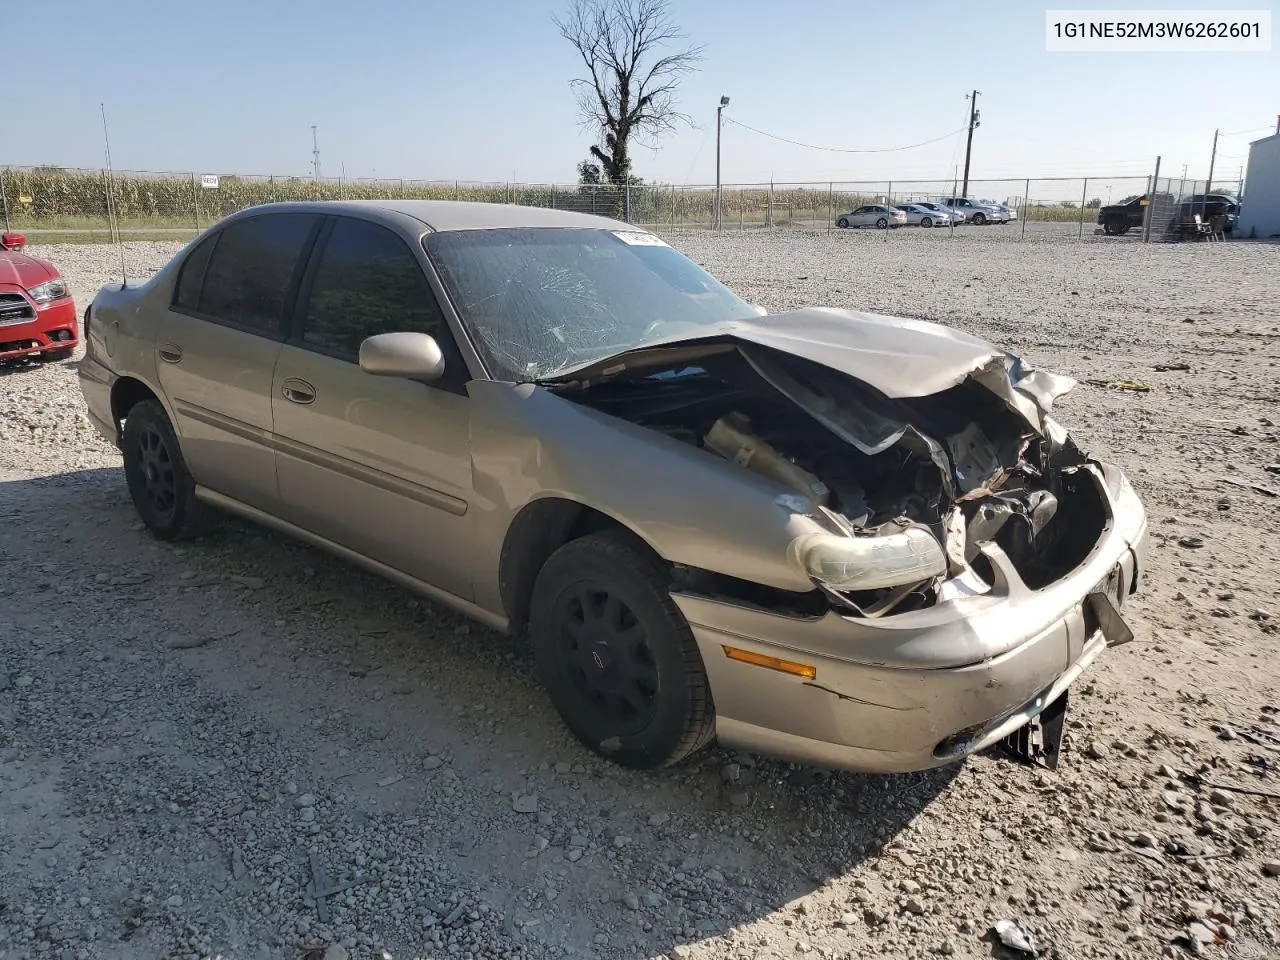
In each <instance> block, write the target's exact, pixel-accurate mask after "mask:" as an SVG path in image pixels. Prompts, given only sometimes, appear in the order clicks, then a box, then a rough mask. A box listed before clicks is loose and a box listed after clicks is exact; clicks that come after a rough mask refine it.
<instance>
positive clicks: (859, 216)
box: [836, 203, 907, 230]
mask: <svg viewBox="0 0 1280 960" xmlns="http://www.w3.org/2000/svg"><path fill="white" fill-rule="evenodd" d="M906 222H907V215H906V214H905V213H903V212H902V211H901V210H899V209H898V208H897V207H890V206H887V205H885V204H883V203H870V204H867V205H866V206H862V207H858V208H857V209H855V210H852V211H851V212H849V213H842V214H840V216H838V217H836V226H837V227H840V228H841V229H844V228H845V227H878V228H879V229H881V230H885V229H887V228H889V227H901V226H905V225H906Z"/></svg>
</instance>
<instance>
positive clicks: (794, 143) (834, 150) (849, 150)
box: [724, 117, 965, 153]
mask: <svg viewBox="0 0 1280 960" xmlns="http://www.w3.org/2000/svg"><path fill="white" fill-rule="evenodd" d="M724 120H725V122H726V123H732V124H733V125H734V126H735V127H742V129H744V130H750V131H751V132H752V133H758V134H760V136H762V137H768V138H769V139H770V140H779V141H781V142H782V143H789V144H791V145H792V146H795V147H804V148H806V149H808V150H823V151H825V152H827V153H897V152H898V151H900V150H914V149H915V148H916V147H924V146H928V145H929V144H931V143H938V142H939V141H942V140H946V139H948V138H950V137H954V136H955V135H956V134H958V133H963V132H964V131H965V127H961V128H960V129H959V130H952V131H951V132H950V133H944V134H943V135H942V136H940V137H934V138H933V139H932V140H923V141H921V142H920V143H911V144H907V145H906V146H905V147H875V148H866V149H853V148H845V147H820V146H818V145H816V144H812V143H801V142H800V141H799V140H789V139H788V138H786V137H780V136H778V135H777V134H775V133H766V132H765V131H764V130H757V129H756V128H755V127H749V126H747V125H746V124H745V123H743V122H742V121H740V120H735V119H733V117H725V118H724Z"/></svg>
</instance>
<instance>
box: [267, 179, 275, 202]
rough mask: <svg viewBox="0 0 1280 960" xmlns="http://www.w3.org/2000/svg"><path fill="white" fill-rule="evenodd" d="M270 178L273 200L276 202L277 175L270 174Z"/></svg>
mask: <svg viewBox="0 0 1280 960" xmlns="http://www.w3.org/2000/svg"><path fill="white" fill-rule="evenodd" d="M268 179H269V180H270V181H271V202H272V203H275V202H276V175H275V174H274V173H273V174H270V175H269V177H268Z"/></svg>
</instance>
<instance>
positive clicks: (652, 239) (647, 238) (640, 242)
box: [613, 230, 667, 247]
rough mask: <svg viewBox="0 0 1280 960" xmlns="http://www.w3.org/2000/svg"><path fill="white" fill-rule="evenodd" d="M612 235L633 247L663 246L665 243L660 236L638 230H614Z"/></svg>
mask: <svg viewBox="0 0 1280 960" xmlns="http://www.w3.org/2000/svg"><path fill="white" fill-rule="evenodd" d="M613 235H614V236H615V237H617V238H618V239H619V240H621V241H622V242H623V243H629V244H631V246H633V247H665V246H666V245H667V243H666V241H665V240H663V239H662V238H661V237H657V236H654V235H653V234H652V233H644V232H642V231H640V230H614V231H613Z"/></svg>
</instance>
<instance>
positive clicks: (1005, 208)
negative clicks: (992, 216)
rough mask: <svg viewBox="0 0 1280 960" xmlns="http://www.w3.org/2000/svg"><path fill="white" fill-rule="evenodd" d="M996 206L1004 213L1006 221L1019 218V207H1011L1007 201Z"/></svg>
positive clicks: (1010, 221) (1009, 221)
mask: <svg viewBox="0 0 1280 960" xmlns="http://www.w3.org/2000/svg"><path fill="white" fill-rule="evenodd" d="M996 206H997V207H999V208H1000V212H1001V213H1003V214H1004V220H1003V222H1004V223H1012V222H1013V221H1014V220H1017V219H1018V208H1017V207H1011V206H1009V204H1007V203H997V204H996Z"/></svg>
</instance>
